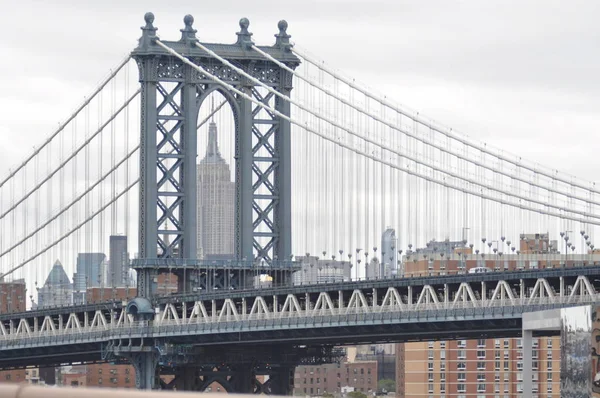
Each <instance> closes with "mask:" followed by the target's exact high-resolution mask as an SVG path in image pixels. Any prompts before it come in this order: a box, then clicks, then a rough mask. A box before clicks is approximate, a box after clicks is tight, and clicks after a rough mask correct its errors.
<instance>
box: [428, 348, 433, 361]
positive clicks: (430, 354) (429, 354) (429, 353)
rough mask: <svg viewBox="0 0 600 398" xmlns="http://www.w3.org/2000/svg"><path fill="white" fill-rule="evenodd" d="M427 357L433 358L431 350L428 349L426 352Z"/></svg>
mask: <svg viewBox="0 0 600 398" xmlns="http://www.w3.org/2000/svg"><path fill="white" fill-rule="evenodd" d="M427 358H429V359H433V350H429V351H428V353H427Z"/></svg>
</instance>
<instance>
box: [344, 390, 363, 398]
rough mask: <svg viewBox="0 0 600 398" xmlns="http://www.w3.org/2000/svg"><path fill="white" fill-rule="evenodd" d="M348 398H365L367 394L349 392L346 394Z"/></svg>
mask: <svg viewBox="0 0 600 398" xmlns="http://www.w3.org/2000/svg"><path fill="white" fill-rule="evenodd" d="M348 397H349V398H367V394H365V393H364V392H360V391H351V392H349V393H348Z"/></svg>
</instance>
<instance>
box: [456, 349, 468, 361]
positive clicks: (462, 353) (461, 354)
mask: <svg viewBox="0 0 600 398" xmlns="http://www.w3.org/2000/svg"><path fill="white" fill-rule="evenodd" d="M456 355H457V357H458V359H465V358H466V357H467V354H466V352H465V350H458V353H457V354H456Z"/></svg>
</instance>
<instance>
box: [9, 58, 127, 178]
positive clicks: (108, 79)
mask: <svg viewBox="0 0 600 398" xmlns="http://www.w3.org/2000/svg"><path fill="white" fill-rule="evenodd" d="M129 60H131V56H130V55H127V56H126V57H125V59H123V61H121V63H120V64H119V65H118V66H117V67H116V68H115V69H114V71H113V72H111V73H110V74H109V75H108V76H107V77H106V79H104V80H103V81H102V82H101V83H100V85H99V86H98V87H97V88H96V90H94V92H93V93H92V94H91V95H90V96H89V97H86V98H85V100H84V101H83V102H82V103H81V105H80V106H79V107H78V108H77V109H76V110H75V112H73V114H71V116H69V118H68V119H67V120H65V121H64V122H63V123H62V124H60V125H59V126H58V128H57V129H56V130H55V131H54V132H53V133H52V134H51V135H50V137H48V138H47V139H46V141H44V142H43V143H42V145H40V146H39V147H36V148H35V149H34V151H33V153H32V154H31V155H29V157H27V159H25V160H24V161H23V162H22V163H21V164H19V165H18V166H17V168H15V169H14V170H11V171H10V172H9V174H8V176H6V177H5V178H4V179H3V180H2V181H0V188H2V187H3V186H4V184H6V183H7V182H8V181H9V180H10V179H11V178H13V177H14V176H15V175H16V174H17V173H18V172H19V171H21V169H23V167H25V166H27V164H28V163H29V162H30V161H31V160H32V159H33V158H35V157H36V156H37V155H38V154H39V153H40V152H41V150H42V149H44V148H45V147H46V146H47V145H48V144H50V142H51V141H52V140H53V139H54V138H55V137H56V136H57V135H58V134H60V132H61V131H63V130H64V128H65V127H66V126H67V125H68V124H69V123H71V121H73V119H75V118H76V117H77V115H79V113H81V111H82V110H83V109H85V107H86V106H88V105H89V103H90V102H91V101H92V100H93V99H94V98H95V97H96V95H98V93H100V92H101V91H102V90H103V89H104V87H106V85H107V84H108V83H110V82H111V81H112V80H113V78H114V77H115V76H116V75H117V74H118V73H119V72H120V71H121V69H123V67H124V66H125V65H127V63H128V62H129Z"/></svg>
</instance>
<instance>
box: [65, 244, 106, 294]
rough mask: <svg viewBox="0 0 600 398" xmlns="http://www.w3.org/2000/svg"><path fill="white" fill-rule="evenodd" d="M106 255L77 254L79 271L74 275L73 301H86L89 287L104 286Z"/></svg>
mask: <svg viewBox="0 0 600 398" xmlns="http://www.w3.org/2000/svg"><path fill="white" fill-rule="evenodd" d="M105 273H106V255H105V254H104V253H79V254H77V272H75V274H74V275H73V302H74V304H83V303H85V302H86V299H85V294H86V291H87V289H89V288H93V287H100V286H103V285H104V283H105V281H106V278H105Z"/></svg>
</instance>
